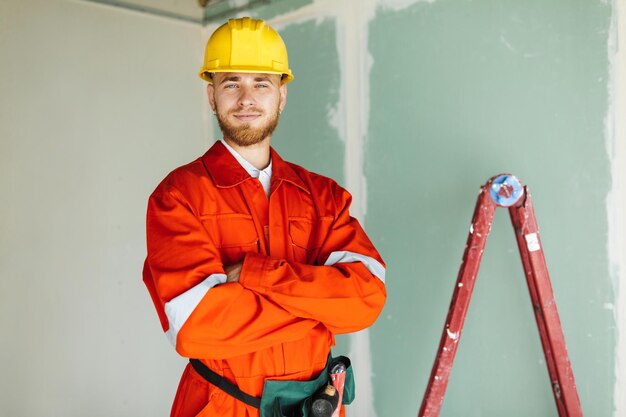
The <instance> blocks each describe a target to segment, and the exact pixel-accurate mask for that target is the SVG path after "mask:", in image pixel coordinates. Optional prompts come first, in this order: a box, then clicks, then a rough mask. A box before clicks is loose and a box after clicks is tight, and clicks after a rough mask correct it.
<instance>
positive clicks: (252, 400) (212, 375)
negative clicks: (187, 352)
mask: <svg viewBox="0 0 626 417" xmlns="http://www.w3.org/2000/svg"><path fill="white" fill-rule="evenodd" d="M189 362H190V363H191V366H193V369H195V370H196V372H197V373H199V374H200V376H201V377H202V378H204V379H206V380H207V381H209V382H210V383H211V384H213V385H215V386H216V387H218V388H219V389H221V390H222V391H224V392H225V393H227V394H228V395H230V396H232V397H235V398H236V399H238V400H239V401H241V402H243V403H246V404H248V405H250V406H252V407H254V408H260V407H261V399H260V398H258V397H253V396H252V395H250V394H247V393H245V392H243V391H242V390H240V389H239V387H238V386H237V385H235V384H233V383H232V382H230V381H229V380H227V379H226V378H224V377H223V376H221V375H220V374H218V373H217V372H215V371H213V370H211V369H210V368H209V367H208V366H206V365H205V364H203V363H202V362H201V361H199V360H198V359H189Z"/></svg>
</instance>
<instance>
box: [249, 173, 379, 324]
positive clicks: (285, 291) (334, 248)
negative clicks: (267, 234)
mask: <svg viewBox="0 0 626 417" xmlns="http://www.w3.org/2000/svg"><path fill="white" fill-rule="evenodd" d="M334 194H335V201H334V202H333V204H335V206H336V212H337V213H338V214H337V215H336V217H335V219H334V222H333V224H332V227H331V229H330V230H329V232H328V234H327V236H326V238H325V240H324V241H323V243H322V245H321V248H320V250H319V252H318V256H317V260H316V261H317V265H307V264H303V263H297V262H290V261H287V260H284V259H272V258H270V257H267V256H265V255H261V254H258V253H248V254H246V257H245V260H244V263H243V268H242V271H241V276H240V283H241V284H242V285H243V286H244V287H246V288H249V289H251V290H254V291H256V292H258V293H260V294H263V295H264V296H265V297H266V298H267V299H269V300H271V301H273V302H275V303H276V304H278V305H280V306H281V307H283V308H284V309H286V310H287V311H289V312H290V313H291V314H293V315H294V316H297V317H301V318H305V319H312V320H318V321H320V322H322V323H323V324H324V325H325V326H326V327H327V328H328V329H329V330H330V331H331V332H333V333H336V334H337V333H349V332H354V331H357V330H360V329H363V328H366V327H368V326H370V325H371V324H372V323H374V321H375V320H376V318H377V317H378V315H379V314H380V312H381V311H382V308H383V305H384V303H385V300H386V290H385V285H384V279H385V275H384V273H385V265H384V263H383V260H382V259H381V257H380V255H379V254H378V252H377V251H376V249H375V248H374V246H373V245H372V243H371V242H370V240H369V238H368V237H367V235H366V234H365V232H364V231H363V229H362V228H361V226H360V224H359V222H358V221H357V220H356V219H354V218H352V217H351V216H350V214H349V207H350V202H351V197H350V194H349V193H348V192H347V191H345V190H343V189H342V188H340V187H339V186H337V185H335V193H334Z"/></svg>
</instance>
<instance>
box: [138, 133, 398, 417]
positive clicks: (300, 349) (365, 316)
mask: <svg viewBox="0 0 626 417" xmlns="http://www.w3.org/2000/svg"><path fill="white" fill-rule="evenodd" d="M271 157H272V171H273V173H272V182H271V188H270V199H269V200H268V198H267V196H266V194H265V192H264V190H263V188H262V186H261V184H260V182H259V181H258V180H257V179H255V178H252V177H250V176H249V175H248V173H247V172H246V171H245V170H244V169H243V168H242V167H241V166H240V165H239V163H238V162H237V161H236V160H235V158H234V157H233V156H232V155H231V154H230V152H228V150H227V149H226V148H225V147H224V145H223V144H221V143H220V142H217V143H216V144H215V145H213V146H212V147H211V149H209V150H208V151H207V153H206V154H205V155H204V156H202V157H201V158H198V159H197V160H195V161H194V162H191V163H190V164H188V165H185V166H182V167H180V168H178V169H176V170H174V171H173V172H172V173H170V174H169V175H168V176H167V177H166V178H165V179H164V180H163V181H162V182H161V184H159V186H158V187H157V188H156V190H155V191H154V193H153V194H152V195H151V197H150V200H149V203H148V214H147V246H148V256H147V258H146V262H145V266H144V272H143V279H144V282H145V284H146V286H147V287H148V290H149V292H150V295H151V297H152V300H153V302H154V304H155V306H156V309H157V312H158V314H159V317H160V320H161V324H162V326H163V329H164V331H165V332H166V334H167V336H168V337H169V339H170V341H171V342H172V343H173V344H174V345H175V347H176V351H177V352H178V353H179V354H180V355H182V356H185V357H189V358H198V359H201V360H202V361H203V362H204V363H205V364H206V365H207V366H208V367H210V368H211V369H213V370H214V371H216V372H217V373H219V374H221V375H223V376H225V377H226V378H228V379H229V380H230V381H231V382H234V383H236V384H237V385H238V386H239V388H240V389H241V390H243V391H244V392H247V393H248V394H251V395H254V396H260V395H261V393H262V388H263V382H264V380H265V379H267V378H270V379H291V380H306V379H312V378H314V377H316V376H317V375H318V374H319V372H320V370H321V369H322V368H323V367H324V365H325V363H326V359H327V356H328V352H329V349H330V347H331V345H333V344H334V338H333V335H334V334H338V333H348V332H354V331H356V330H360V329H363V328H365V327H368V326H370V325H371V324H372V323H373V322H374V321H375V320H376V318H377V317H378V314H379V313H380V311H381V309H382V307H383V304H384V302H385V298H386V292H385V286H384V277H385V275H384V274H385V269H384V263H383V261H382V259H381V257H380V255H379V254H378V252H377V251H376V249H375V248H374V246H373V245H372V243H371V242H370V240H369V239H368V238H367V236H366V235H365V232H364V231H363V229H362V228H361V226H360V225H359V223H358V221H357V220H355V219H354V218H352V217H350V214H349V212H348V208H349V206H350V201H351V197H350V195H349V194H348V193H347V192H346V191H345V190H344V189H342V188H341V187H340V186H339V185H337V184H336V183H335V182H334V181H333V180H331V179H329V178H326V177H323V176H320V175H317V174H314V173H311V172H309V171H307V170H305V169H303V168H302V167H299V166H297V165H294V164H291V163H288V162H285V161H283V160H282V159H281V158H280V156H279V155H278V154H277V153H276V152H275V151H274V150H273V149H272V150H271ZM242 260H243V268H242V270H241V275H240V279H239V282H237V283H225V281H226V275H225V274H224V266H225V265H230V264H233V263H236V262H239V261H242ZM172 415H173V416H184V417H187V416H193V415H203V416H218V415H219V416H248V415H249V416H258V410H256V409H254V408H251V407H249V406H247V405H245V404H243V403H241V402H239V401H237V400H235V399H234V398H232V397H230V396H229V395H228V394H225V393H223V392H222V391H220V390H219V389H217V388H214V387H212V386H210V385H209V384H208V383H206V382H205V381H204V380H203V379H202V378H201V377H200V376H199V375H198V374H196V373H195V371H194V370H193V368H190V367H189V366H188V367H187V369H186V370H185V373H184V374H183V378H182V380H181V383H180V386H179V390H178V393H177V396H176V400H175V402H174V406H173V409H172Z"/></svg>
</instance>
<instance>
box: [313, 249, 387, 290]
mask: <svg viewBox="0 0 626 417" xmlns="http://www.w3.org/2000/svg"><path fill="white" fill-rule="evenodd" d="M349 262H361V263H362V264H363V265H365V267H366V268H367V269H368V270H369V271H370V272H371V273H372V275H375V276H376V277H377V278H378V279H380V280H381V281H382V282H383V283H384V282H385V267H384V266H383V265H382V264H381V263H380V262H378V261H377V260H376V259H374V258H372V257H370V256H365V255H361V254H360V253H355V252H347V251H337V252H333V253H331V254H330V256H328V259H326V262H325V263H324V265H326V266H330V265H335V264H340V263H349Z"/></svg>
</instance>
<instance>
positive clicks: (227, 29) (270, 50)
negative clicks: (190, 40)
mask: <svg viewBox="0 0 626 417" xmlns="http://www.w3.org/2000/svg"><path fill="white" fill-rule="evenodd" d="M214 72H249V73H257V72H259V73H264V74H280V75H282V83H283V84H286V83H288V82H290V81H291V80H293V74H292V73H291V70H290V69H289V62H288V59H287V48H286V47H285V43H284V42H283V40H282V38H281V37H280V35H279V34H278V32H276V31H275V30H274V29H272V28H271V27H269V26H268V25H267V24H266V23H265V22H264V21H263V20H257V19H251V18H249V17H243V18H240V19H230V20H229V21H228V22H227V23H224V24H223V25H222V26H220V27H219V28H217V29H216V30H215V32H213V34H212V35H211V37H210V38H209V41H208V42H207V45H206V51H205V54H204V65H203V66H202V69H201V70H200V73H199V74H198V75H200V78H202V79H203V80H205V81H208V82H212V73H214Z"/></svg>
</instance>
